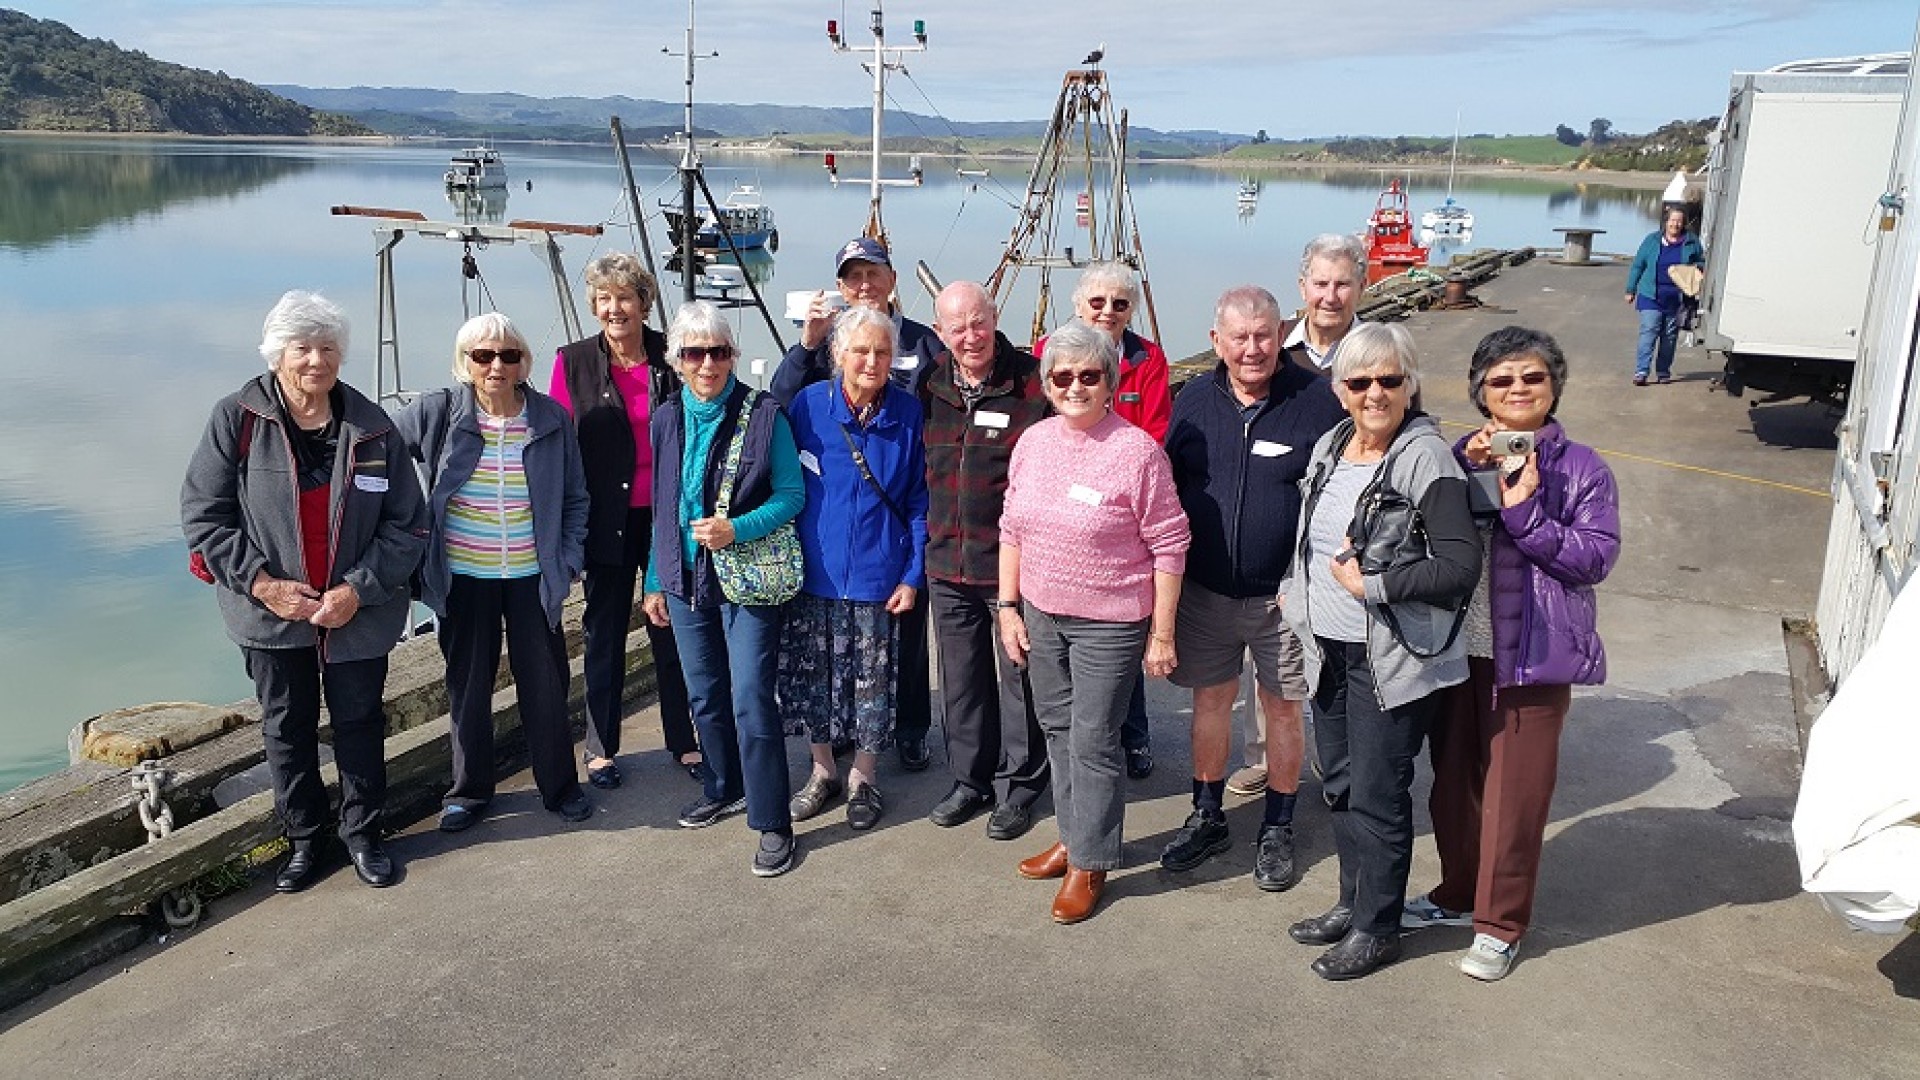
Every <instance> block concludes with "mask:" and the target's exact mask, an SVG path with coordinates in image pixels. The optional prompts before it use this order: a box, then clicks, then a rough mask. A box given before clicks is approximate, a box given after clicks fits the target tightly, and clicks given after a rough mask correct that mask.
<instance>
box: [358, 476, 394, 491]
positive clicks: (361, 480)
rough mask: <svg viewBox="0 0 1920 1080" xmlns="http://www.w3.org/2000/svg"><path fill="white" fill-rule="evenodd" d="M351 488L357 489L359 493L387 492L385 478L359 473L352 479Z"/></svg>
mask: <svg viewBox="0 0 1920 1080" xmlns="http://www.w3.org/2000/svg"><path fill="white" fill-rule="evenodd" d="M353 486H354V487H357V488H359V489H360V490H361V491H385V490H387V478H386V477H384V476H368V475H367V474H365V473H361V474H359V475H357V476H355V477H354V478H353Z"/></svg>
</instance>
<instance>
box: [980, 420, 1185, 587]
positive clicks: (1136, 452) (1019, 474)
mask: <svg viewBox="0 0 1920 1080" xmlns="http://www.w3.org/2000/svg"><path fill="white" fill-rule="evenodd" d="M1191 540H1192V537H1191V534H1189V532H1188V531H1187V515H1186V514H1185V512H1183V511H1182V510H1181V509H1180V499H1179V496H1178V495H1177V494H1175V492H1174V488H1173V470H1172V468H1171V467H1170V466H1169V465H1168V464H1167V455H1166V454H1165V453H1164V452H1162V451H1161V449H1160V445H1159V444H1158V443H1156V442H1154V441H1153V437H1152V436H1151V435H1148V434H1147V433H1146V432H1144V431H1141V430H1140V429H1139V428H1137V427H1134V426H1133V425H1132V424H1129V423H1127V422H1126V421H1125V420H1122V419H1120V418H1119V417H1118V416H1116V415H1114V414H1112V413H1108V414H1107V415H1106V416H1104V417H1102V418H1101V419H1100V420H1099V422H1098V423H1095V424H1094V425H1093V426H1092V427H1090V428H1088V429H1087V430H1085V431H1075V430H1073V429H1072V428H1070V427H1068V426H1067V423H1066V421H1065V420H1063V419H1061V418H1060V417H1057V416H1055V417H1051V418H1049V419H1046V420H1042V421H1041V422H1040V423H1038V424H1035V425H1034V426H1033V427H1032V428H1030V429H1028V431H1027V433H1026V434H1024V435H1022V436H1020V441H1019V443H1018V444H1016V445H1015V446H1014V448H1013V462H1012V464H1011V466H1010V467H1009V471H1008V475H1007V501H1006V509H1005V510H1003V511H1002V512H1001V515H1000V542H1001V543H1003V544H1012V545H1014V546H1015V547H1018V548H1019V549H1020V595H1021V597H1022V598H1023V599H1025V600H1026V601H1027V602H1028V603H1030V604H1032V605H1033V606H1035V607H1037V608H1039V609H1040V610H1042V611H1044V612H1046V613H1047V614H1049V615H1070V616H1075V617H1078V618H1082V619H1098V620H1100V621H1103V622H1138V621H1139V620H1141V619H1144V618H1146V617H1148V616H1149V615H1152V614H1153V573H1154V571H1156V570H1159V571H1162V572H1165V573H1168V574H1183V573H1185V572H1186V569H1187V545H1188V544H1189V543H1190V542H1191Z"/></svg>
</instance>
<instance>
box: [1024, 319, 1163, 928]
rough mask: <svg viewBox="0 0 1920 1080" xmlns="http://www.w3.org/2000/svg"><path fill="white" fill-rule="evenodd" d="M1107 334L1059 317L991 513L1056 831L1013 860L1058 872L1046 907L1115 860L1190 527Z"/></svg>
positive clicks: (1082, 900)
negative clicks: (1040, 388) (1143, 706)
mask: <svg viewBox="0 0 1920 1080" xmlns="http://www.w3.org/2000/svg"><path fill="white" fill-rule="evenodd" d="M1118 368H1119V361H1118V350H1117V349H1116V348H1115V346H1114V342H1113V338H1112V337H1110V336H1109V335H1107V334H1105V333H1102V332H1101V331H1099V330H1096V329H1094V328H1092V327H1090V326H1087V325H1085V324H1083V323H1077V322H1076V323H1069V324H1067V325H1066V326H1063V327H1061V328H1059V329H1058V330H1055V331H1054V332H1053V334H1052V335H1051V336H1050V337H1049V338H1048V344H1047V353H1046V356H1045V357H1043V358H1042V359H1041V365H1040V373H1041V377H1042V379H1043V380H1044V381H1045V383H1046V387H1047V397H1048V399H1049V400H1050V401H1051V402H1052V403H1053V408H1054V412H1055V415H1054V416H1052V417H1050V418H1049V419H1046V420H1043V421H1041V422H1040V423H1038V424H1036V425H1034V426H1033V427H1032V428H1031V429H1029V430H1028V431H1027V433H1026V434H1025V435H1023V436H1021V438H1020V443H1019V445H1017V446H1015V447H1014V450H1013V460H1012V464H1011V465H1010V466H1009V471H1008V477H1007V496H1006V508H1005V510H1004V511H1002V514H1001V518H1000V600H999V608H1000V612H999V618H1000V637H1001V641H1002V643H1003V644H1004V646H1005V648H1006V651H1007V655H1008V656H1009V657H1010V658H1011V659H1012V660H1013V662H1014V663H1016V664H1024V665H1027V666H1028V668H1029V671H1028V675H1029V679H1030V681H1031V684H1032V687H1033V707H1034V712H1035V713H1036V714H1037V715H1038V717H1039V720H1040V728H1041V730H1042V731H1044V732H1045V733H1046V737H1047V759H1048V761H1049V763H1050V764H1051V765H1052V768H1053V804H1054V811H1055V817H1056V819H1057V821H1058V824H1059V826H1060V842H1059V843H1057V844H1055V845H1053V846H1052V847H1050V848H1048V849H1047V850H1046V851H1043V852H1041V853H1040V854H1039V855H1036V856H1034V857H1033V858H1030V859H1027V860H1026V861H1024V862H1022V863H1021V864H1020V873H1021V875H1022V876H1023V877H1029V878H1060V879H1062V880H1061V884H1060V892H1059V894H1058V895H1057V896H1055V897H1054V901H1053V918H1054V921H1055V922H1061V923H1075V922H1079V921H1080V920H1082V919H1084V918H1086V917H1087V916H1089V915H1091V914H1093V909H1094V907H1095V905H1097V904H1098V903H1099V902H1100V893H1101V890H1102V889H1103V888H1104V887H1105V885H1106V877H1107V872H1108V871H1110V870H1113V869H1115V868H1117V867H1118V866H1119V865H1120V830H1121V816H1122V813H1123V811H1124V809H1125V800H1124V799H1123V797H1122V792H1121V787H1120V779H1121V773H1122V771H1123V767H1124V766H1123V762H1124V758H1125V754H1124V752H1123V751H1122V750H1121V747H1120V727H1121V724H1122V723H1123V722H1124V720H1125V719H1126V714H1127V698H1128V697H1129V696H1130V695H1131V694H1132V693H1133V687H1134V683H1135V682H1137V681H1138V680H1139V678H1140V668H1141V661H1142V659H1143V657H1144V659H1145V661H1146V670H1147V673H1148V674H1149V675H1154V676H1158V677H1164V676H1165V675H1166V674H1167V672H1169V671H1171V670H1172V669H1173V667H1174V664H1175V657H1174V651H1173V621H1174V612H1175V610H1176V609H1177V608H1178V607H1179V604H1180V577H1181V575H1182V574H1183V573H1185V571H1186V563H1187V545H1188V543H1189V541H1190V539H1191V538H1190V535H1189V533H1188V530H1187V516H1186V514H1185V513H1184V512H1182V511H1181V509H1180V500H1179V497H1178V496H1177V495H1176V493H1175V491H1174V487H1173V471H1172V468H1171V467H1170V466H1169V465H1168V464H1167V457H1166V454H1164V453H1163V452H1161V450H1160V445H1159V443H1157V442H1155V441H1154V439H1153V437H1152V436H1151V435H1148V434H1147V433H1146V432H1144V431H1141V430H1140V429H1139V428H1138V427H1135V426H1134V425H1132V424H1130V423H1128V422H1127V421H1125V420H1123V419H1121V418H1120V417H1119V416H1117V415H1115V413H1114V412H1113V411H1112V409H1111V405H1112V401H1113V388H1114V386H1115V385H1116V384H1117V383H1118V380H1119V370H1118Z"/></svg>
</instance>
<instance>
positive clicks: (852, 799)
mask: <svg viewBox="0 0 1920 1080" xmlns="http://www.w3.org/2000/svg"><path fill="white" fill-rule="evenodd" d="M880 809H881V807H880V789H879V788H877V787H874V786H873V785H872V784H861V785H860V787H859V789H858V790H856V791H855V792H854V793H853V794H851V795H849V796H847V826H848V827H849V828H851V829H854V830H856V831H859V832H865V831H867V830H868V829H871V828H873V827H874V826H875V825H878V824H880Z"/></svg>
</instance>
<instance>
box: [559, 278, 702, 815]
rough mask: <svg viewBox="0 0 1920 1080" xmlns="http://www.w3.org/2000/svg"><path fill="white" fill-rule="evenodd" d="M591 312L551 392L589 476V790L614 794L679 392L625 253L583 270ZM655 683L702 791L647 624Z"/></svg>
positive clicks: (664, 726) (667, 638) (686, 716)
mask: <svg viewBox="0 0 1920 1080" xmlns="http://www.w3.org/2000/svg"><path fill="white" fill-rule="evenodd" d="M586 278H587V302H588V303H589V304H590V305H592V308H593V314H594V317H595V318H597V319H599V320H600V333H598V334H596V335H594V336H593V337H590V338H586V339H584V340H582V341H576V342H574V343H573V344H571V345H566V346H563V347H562V348H561V349H560V352H559V354H558V355H557V356H555V357H554V361H553V377H552V379H551V380H550V381H549V383H548V386H547V393H549V394H551V395H553V399H554V400H555V401H557V402H559V403H560V406H561V407H562V408H564V409H566V410H567V411H568V412H570V413H572V414H573V426H574V430H575V431H576V432H577V433H578V435H579V440H580V460H581V462H582V464H583V465H584V466H585V468H586V474H587V495H588V497H589V509H588V512H587V570H586V590H585V591H586V597H587V606H586V610H585V611H584V612H583V613H582V615H581V623H582V625H583V627H584V629H585V630H586V635H587V647H586V675H587V740H586V743H587V744H586V761H587V779H588V780H589V781H591V782H592V783H593V786H594V787H599V788H615V787H619V786H620V779H621V777H620V766H619V765H618V764H616V763H615V760H614V759H615V757H616V756H618V754H619V753H620V718H621V715H622V712H623V710H622V707H621V698H622V696H623V693H624V690H625V685H626V676H627V634H628V631H629V630H630V629H631V628H632V625H633V585H634V580H635V578H637V577H638V576H639V574H640V568H641V567H643V566H645V565H646V564H647V553H648V545H649V543H650V542H651V539H652V536H653V510H654V503H653V447H652V445H651V444H650V443H649V442H648V441H647V425H648V422H649V420H650V418H651V417H652V416H653V414H654V413H655V412H656V411H657V410H659V408H660V407H661V405H662V404H663V403H665V402H666V401H667V400H668V399H669V398H671V397H673V395H674V394H675V393H677V392H678V391H679V389H680V379H679V377H678V376H677V375H676V374H675V373H674V370H673V368H672V366H670V365H669V364H668V362H667V339H666V337H665V336H664V335H662V334H661V333H660V331H658V330H655V329H653V328H652V327H650V326H648V325H646V318H647V309H648V308H650V307H652V306H653V302H654V297H655V295H656V294H657V293H658V292H659V287H658V286H657V285H656V284H655V283H654V280H653V275H652V274H649V273H647V271H646V269H645V268H643V267H642V266H641V265H640V260H639V259H637V258H634V257H633V256H632V255H629V254H627V253H626V252H612V253H609V254H606V255H602V256H600V257H599V258H597V259H595V260H593V261H592V262H590V263H588V264H587V273H586ZM641 623H642V625H644V626H646V628H647V643H648V645H649V646H651V650H652V653H653V671H654V676H655V678H654V682H655V684H656V685H657V686H658V687H659V691H660V728H661V731H662V733H663V734H664V735H665V736H666V742H667V752H668V753H669V754H672V755H673V757H674V760H675V761H677V762H679V763H680V765H681V766H682V767H683V768H685V769H686V770H687V771H688V772H689V773H690V774H692V776H693V778H694V780H696V781H699V780H702V779H703V777H702V775H701V770H700V744H699V742H698V740H697V739H696V738H695V735H694V730H693V717H692V714H691V713H690V712H689V711H688V708H687V685H686V677H685V676H684V675H683V674H682V673H681V671H680V653H679V652H678V651H677V650H676V649H675V648H674V644H673V634H671V633H670V632H668V631H666V630H663V629H661V628H659V627H657V626H654V625H653V624H652V623H650V622H648V621H647V620H644V619H643V620H641Z"/></svg>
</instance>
